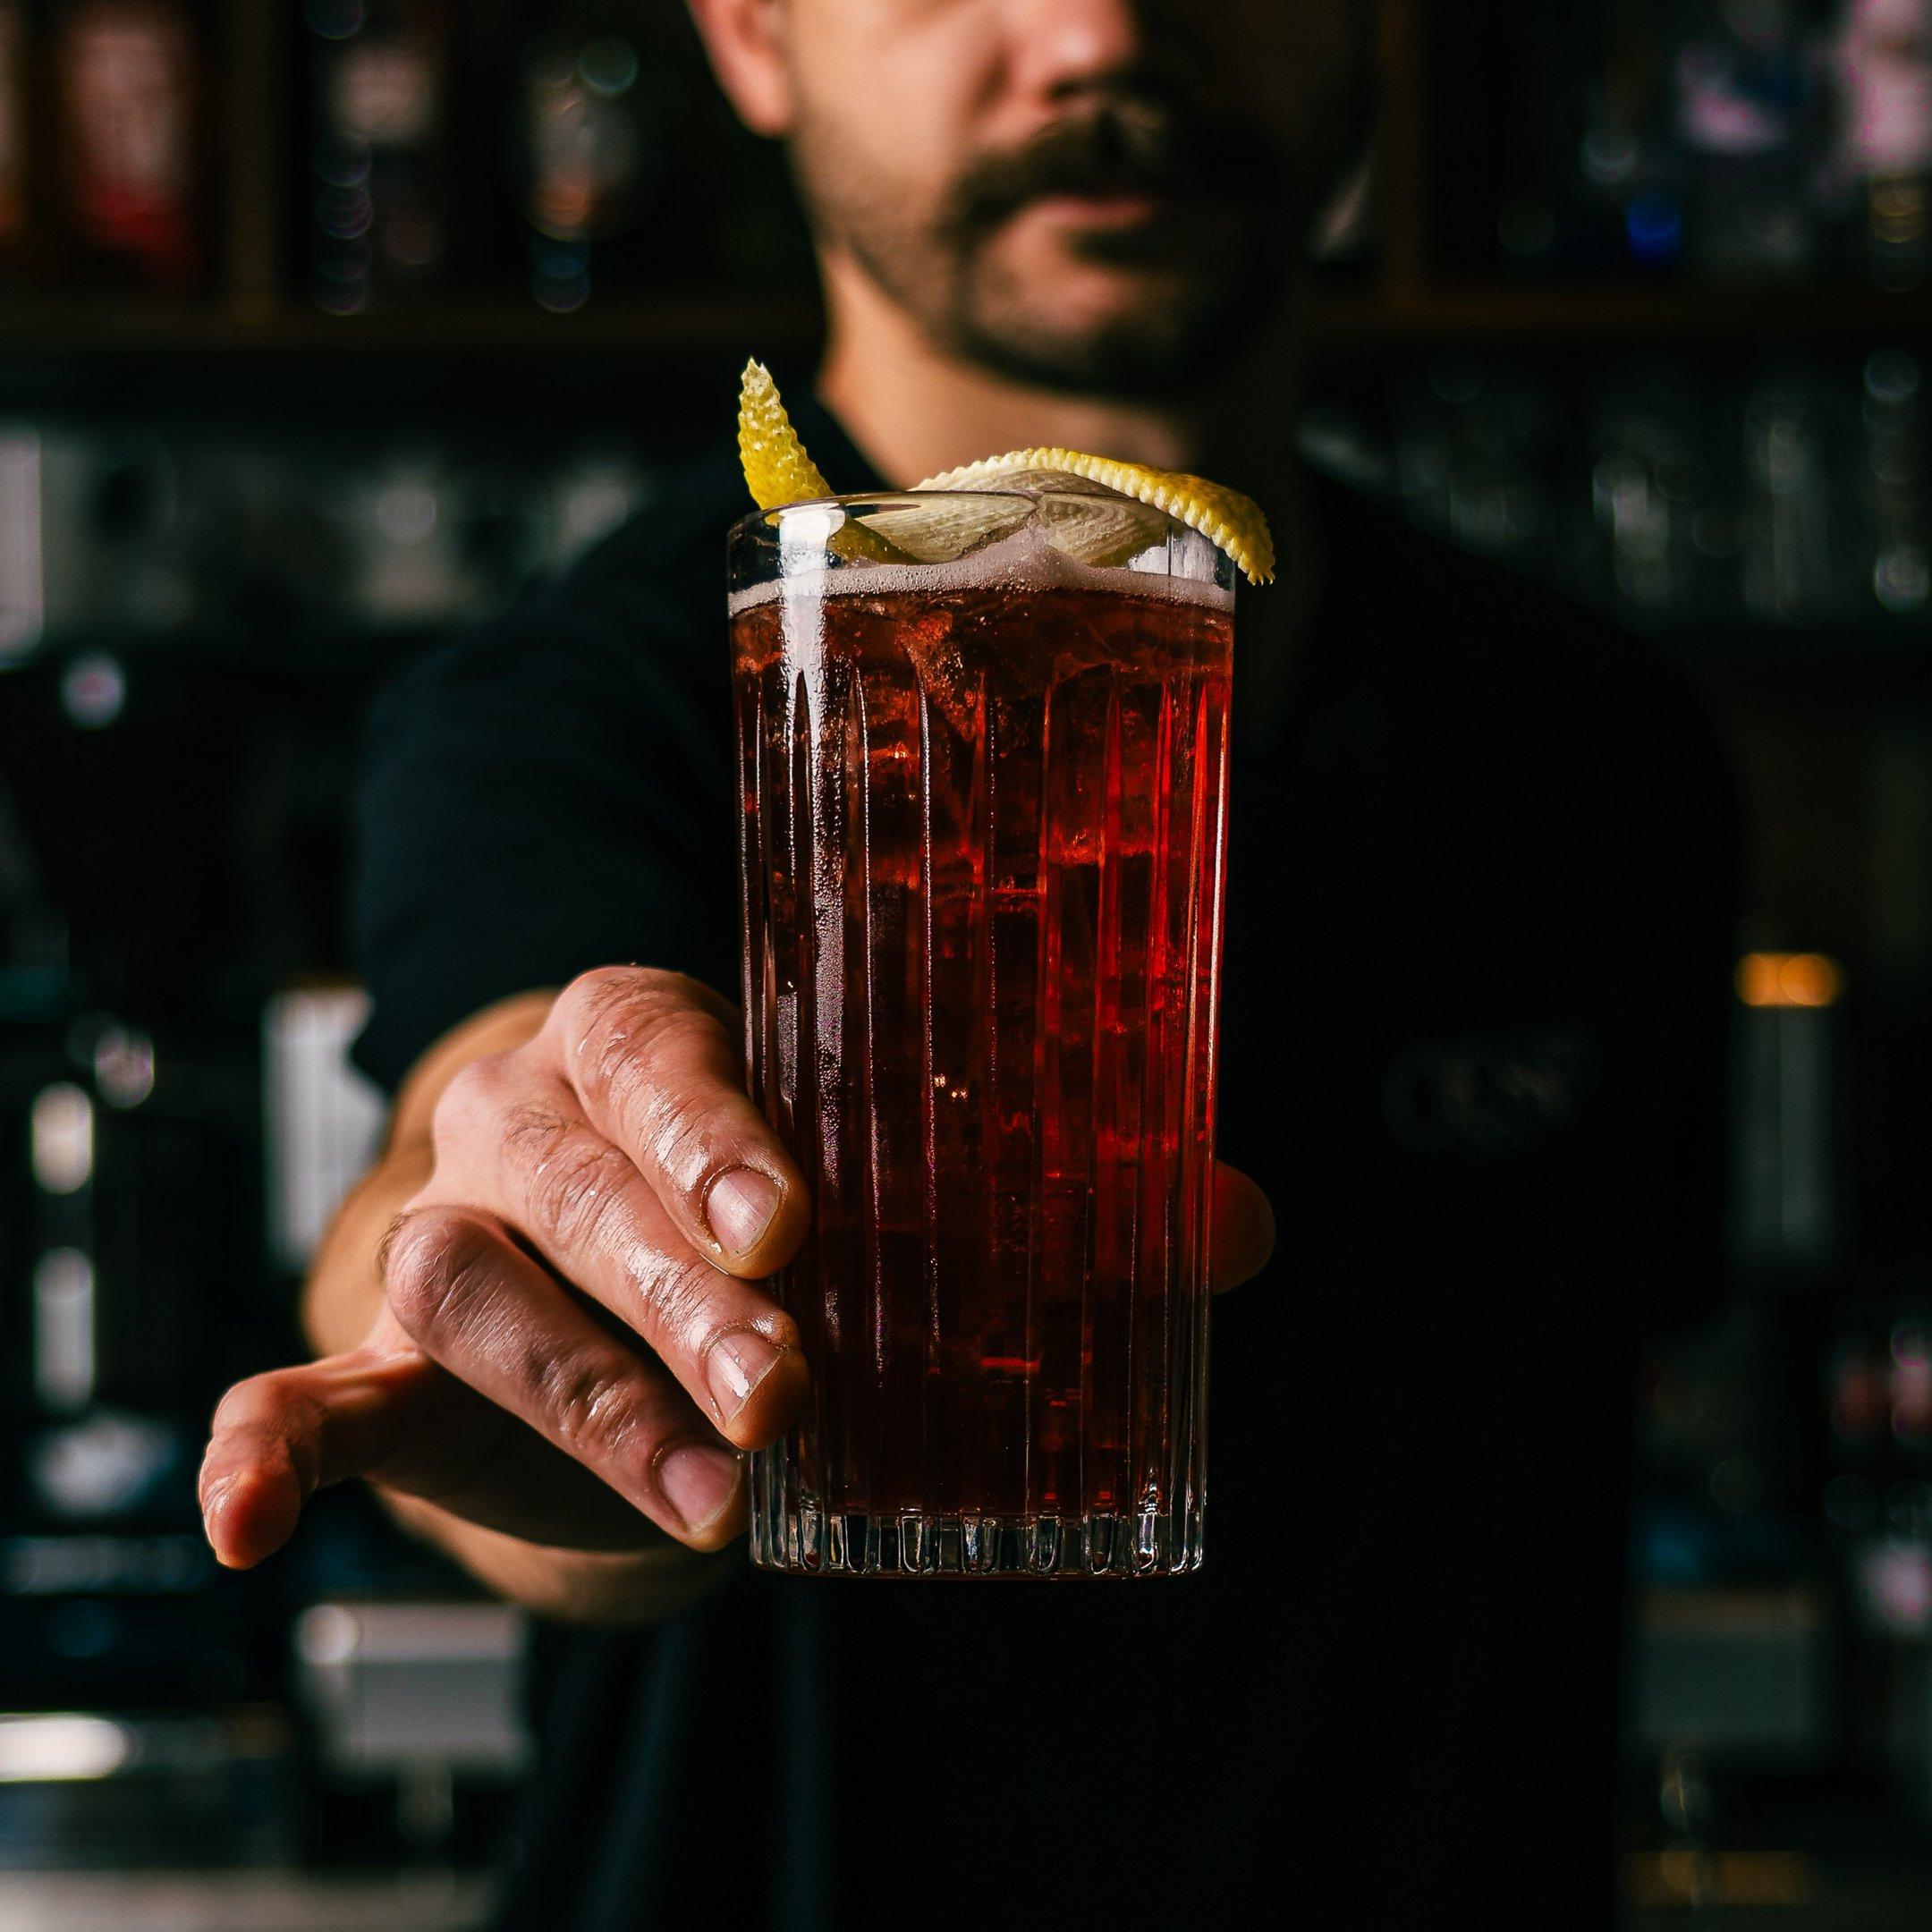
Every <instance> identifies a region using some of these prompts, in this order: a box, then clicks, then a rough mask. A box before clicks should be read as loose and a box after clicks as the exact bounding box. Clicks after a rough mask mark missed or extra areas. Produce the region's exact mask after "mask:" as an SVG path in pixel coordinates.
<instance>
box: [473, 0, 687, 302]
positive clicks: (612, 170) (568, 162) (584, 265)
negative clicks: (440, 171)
mask: <svg viewBox="0 0 1932 1932" xmlns="http://www.w3.org/2000/svg"><path fill="white" fill-rule="evenodd" d="M673 31H674V23H673V22H672V21H670V20H669V19H668V18H667V17H665V15H664V14H663V13H661V12H659V11H658V10H654V9H652V8H648V7H642V6H640V5H638V4H635V0H630V4H627V0H549V4H542V5H538V6H537V7H534V8H532V9H530V10H529V12H527V13H526V14H525V15H524V16H523V23H522V38H521V45H520V46H519V47H518V48H517V50H516V52H515V54H514V56H513V62H512V73H511V79H510V85H509V89H508V94H509V116H510V135H511V140H510V152H511V160H512V169H511V172H512V187H513V194H514V196H515V199H516V203H517V207H518V210H519V213H520V214H521V217H522V222H523V226H524V230H525V236H526V242H527V247H528V251H529V264H530V271H529V272H530V289H531V292H532V293H533V294H534V295H535V297H536V299H537V301H538V302H539V303H540V304H541V305H542V306H543V307H544V308H546V309H552V310H554V311H557V312H560V313H561V312H567V311H569V310H572V309H580V308H581V307H582V306H583V305H584V303H585V302H587V301H589V300H590V299H591V297H592V295H593V294H607V293H611V292H616V291H619V290H627V291H628V290H637V289H640V288H645V287H649V286H651V285H654V284H657V283H659V282H661V281H662V280H664V279H665V277H666V276H667V275H673V274H674V273H675V272H676V266H677V265H676V264H675V263H674V259H673V258H674V251H675V250H678V249H679V248H680V247H681V246H684V245H688V238H689V237H690V235H691V233H692V231H694V230H697V229H701V228H702V227H704V225H705V223H704V220H703V215H702V211H701V210H699V209H697V208H694V207H693V206H692V205H691V202H692V196H693V193H694V192H701V190H699V189H697V187H696V185H695V184H694V183H693V182H691V181H689V180H686V179H684V178H682V176H681V175H680V172H679V171H680V166H681V163H682V160H683V159H684V158H685V157H683V155H682V152H681V150H682V149H683V148H687V147H688V146H689V145H690V144H689V140H688V137H687V134H686V133H685V132H683V131H681V126H682V117H683V116H684V114H685V113H686V110H687V107H688V105H689V100H690V97H691V93H692V91H693V89H692V88H691V75H692V65H691V55H690V53H689V50H688V49H687V48H685V47H681V46H679V45H677V44H676V43H675V42H674V38H673ZM670 206H675V207H676V208H677V211H678V219H677V220H676V221H675V222H668V221H665V222H660V221H657V220H654V219H653V218H652V217H653V216H655V215H656V214H657V211H658V210H660V209H662V208H667V207H670Z"/></svg>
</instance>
